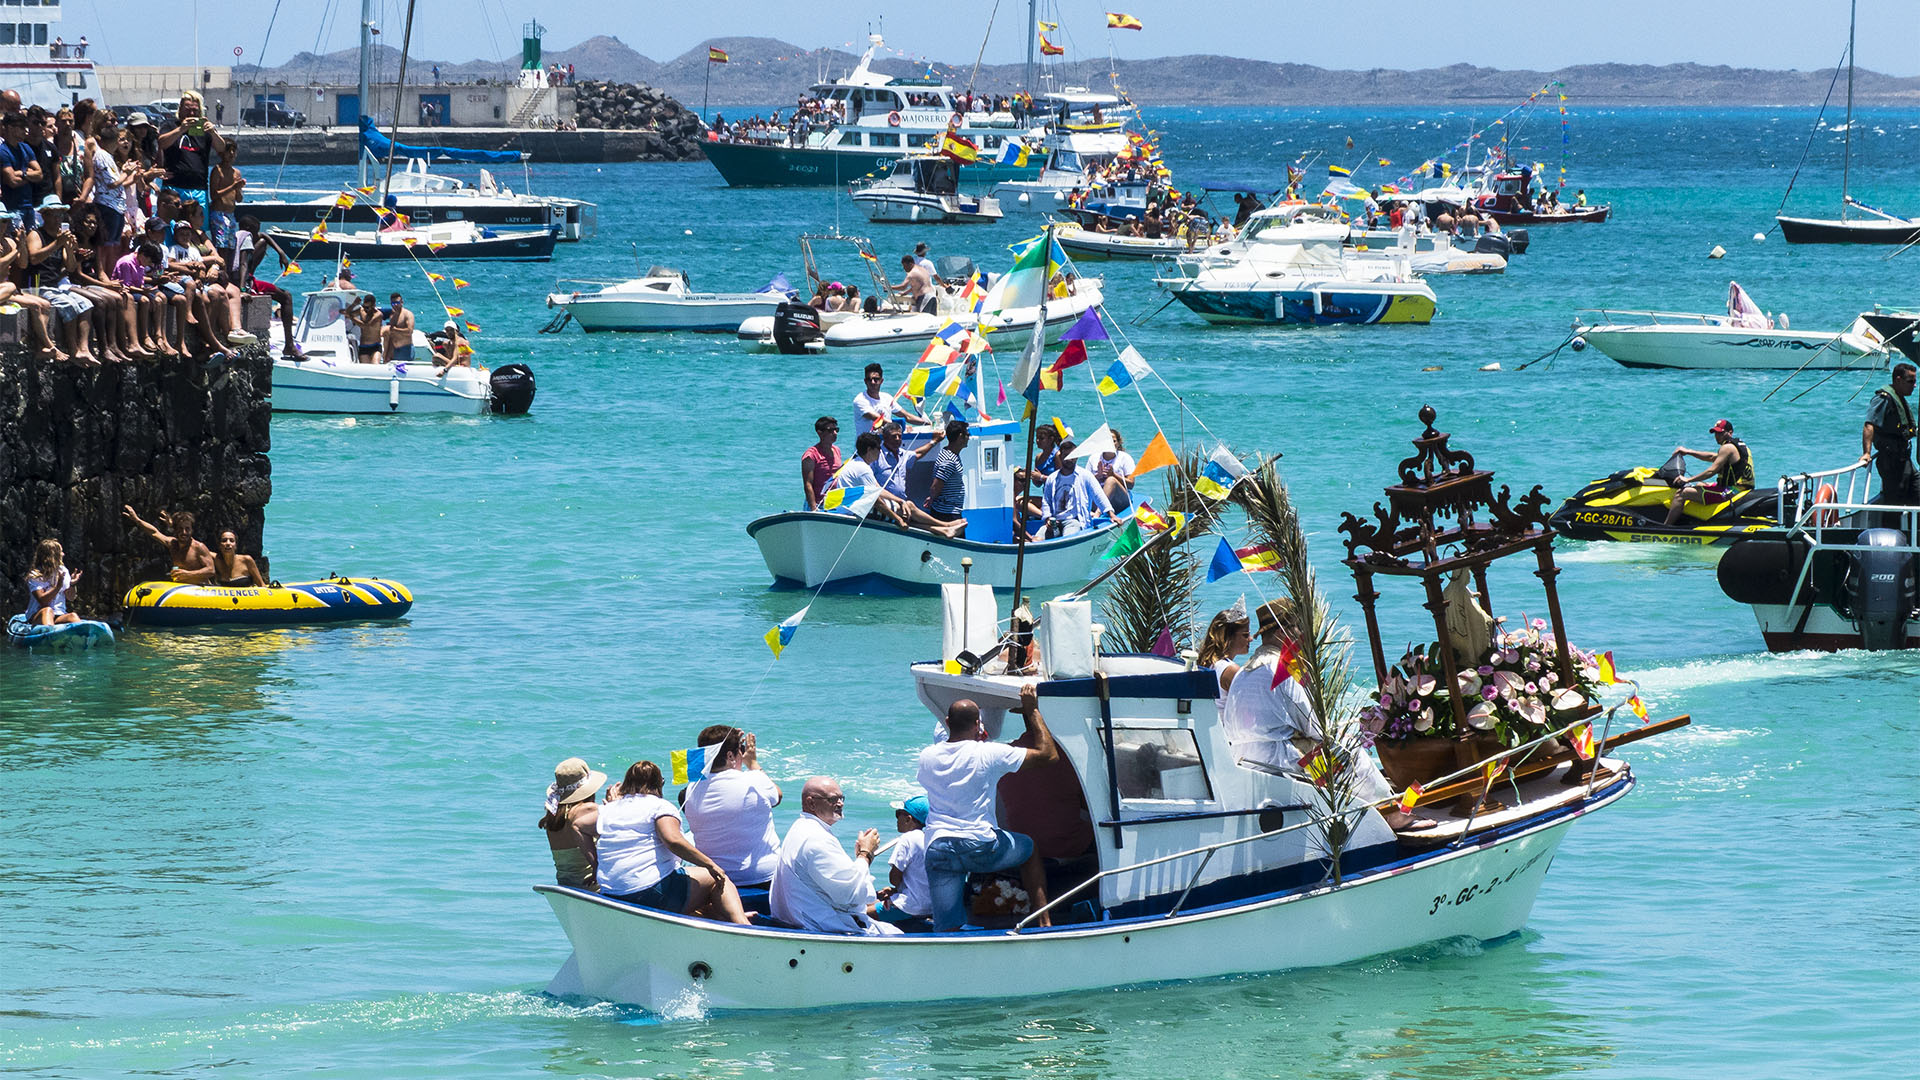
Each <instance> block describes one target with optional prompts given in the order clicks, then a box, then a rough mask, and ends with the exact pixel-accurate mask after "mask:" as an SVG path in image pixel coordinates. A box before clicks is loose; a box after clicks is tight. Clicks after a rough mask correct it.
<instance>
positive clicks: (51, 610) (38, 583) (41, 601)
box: [27, 540, 80, 626]
mask: <svg viewBox="0 0 1920 1080" xmlns="http://www.w3.org/2000/svg"><path fill="white" fill-rule="evenodd" d="M66 557H67V556H66V552H65V551H64V550H62V549H61V547H60V541H58V540H42V541H40V543H39V544H38V545H37V546H36V547H35V548H34V549H33V566H32V567H31V568H29V570H28V571H27V622H28V623H30V624H32V625H34V626H53V625H55V624H56V623H71V622H79V621H80V616H78V615H75V614H74V613H73V612H71V611H68V610H67V602H68V601H70V600H72V599H73V587H74V586H75V585H77V584H79V583H80V575H79V574H77V573H70V572H68V570H67V567H66Z"/></svg>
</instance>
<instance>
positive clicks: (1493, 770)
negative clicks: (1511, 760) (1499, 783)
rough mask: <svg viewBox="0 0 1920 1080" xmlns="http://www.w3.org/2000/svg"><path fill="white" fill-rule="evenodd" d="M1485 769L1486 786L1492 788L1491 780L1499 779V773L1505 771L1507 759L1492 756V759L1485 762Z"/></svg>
mask: <svg viewBox="0 0 1920 1080" xmlns="http://www.w3.org/2000/svg"><path fill="white" fill-rule="evenodd" d="M1485 771H1486V776H1487V787H1488V788H1492V787H1493V782H1494V781H1495V780H1498V779H1500V774H1501V773H1503V772H1506V771H1507V759H1506V758H1494V759H1493V760H1492V761H1489V762H1487V767H1486V770H1485Z"/></svg>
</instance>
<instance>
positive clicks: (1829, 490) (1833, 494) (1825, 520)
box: [1813, 484, 1840, 529]
mask: <svg viewBox="0 0 1920 1080" xmlns="http://www.w3.org/2000/svg"><path fill="white" fill-rule="evenodd" d="M1839 497H1840V493H1839V492H1838V491H1835V490H1834V488H1833V485H1832V484H1821V485H1820V490H1819V491H1816V492H1814V494H1813V505H1814V508H1815V509H1819V508H1820V507H1822V506H1825V507H1827V509H1825V510H1820V513H1819V517H1818V519H1817V520H1818V521H1819V523H1820V527H1821V528H1823V529H1830V528H1832V527H1834V526H1835V525H1838V524H1840V511H1838V510H1835V509H1833V507H1832V506H1831V505H1829V504H1831V503H1832V502H1833V500H1835V499H1837V498H1839Z"/></svg>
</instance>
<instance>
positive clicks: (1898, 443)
mask: <svg viewBox="0 0 1920 1080" xmlns="http://www.w3.org/2000/svg"><path fill="white" fill-rule="evenodd" d="M1874 394H1875V396H1878V395H1880V394H1885V395H1886V396H1887V397H1888V398H1890V399H1892V401H1893V411H1894V415H1895V416H1896V417H1898V420H1897V422H1896V423H1895V424H1894V426H1893V429H1892V430H1890V431H1882V430H1880V429H1879V428H1875V429H1874V432H1873V445H1874V446H1876V447H1889V448H1892V449H1894V450H1897V451H1900V452H1901V453H1903V454H1904V453H1905V451H1906V445H1907V443H1909V442H1911V441H1912V440H1913V436H1914V423H1913V406H1911V405H1909V404H1907V399H1906V398H1904V397H1901V396H1900V391H1898V390H1895V389H1894V388H1893V386H1892V384H1888V385H1886V386H1883V387H1881V388H1880V389H1878V390H1875V391H1874Z"/></svg>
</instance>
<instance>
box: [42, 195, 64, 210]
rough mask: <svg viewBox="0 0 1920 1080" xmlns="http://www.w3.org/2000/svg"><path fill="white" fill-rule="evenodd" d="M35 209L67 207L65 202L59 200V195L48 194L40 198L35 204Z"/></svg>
mask: <svg viewBox="0 0 1920 1080" xmlns="http://www.w3.org/2000/svg"><path fill="white" fill-rule="evenodd" d="M35 209H36V210H66V209H68V207H67V204H66V203H63V202H61V201H60V196H58V195H49V196H47V197H46V198H44V199H41V200H40V204H39V205H38V206H36V207H35Z"/></svg>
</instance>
